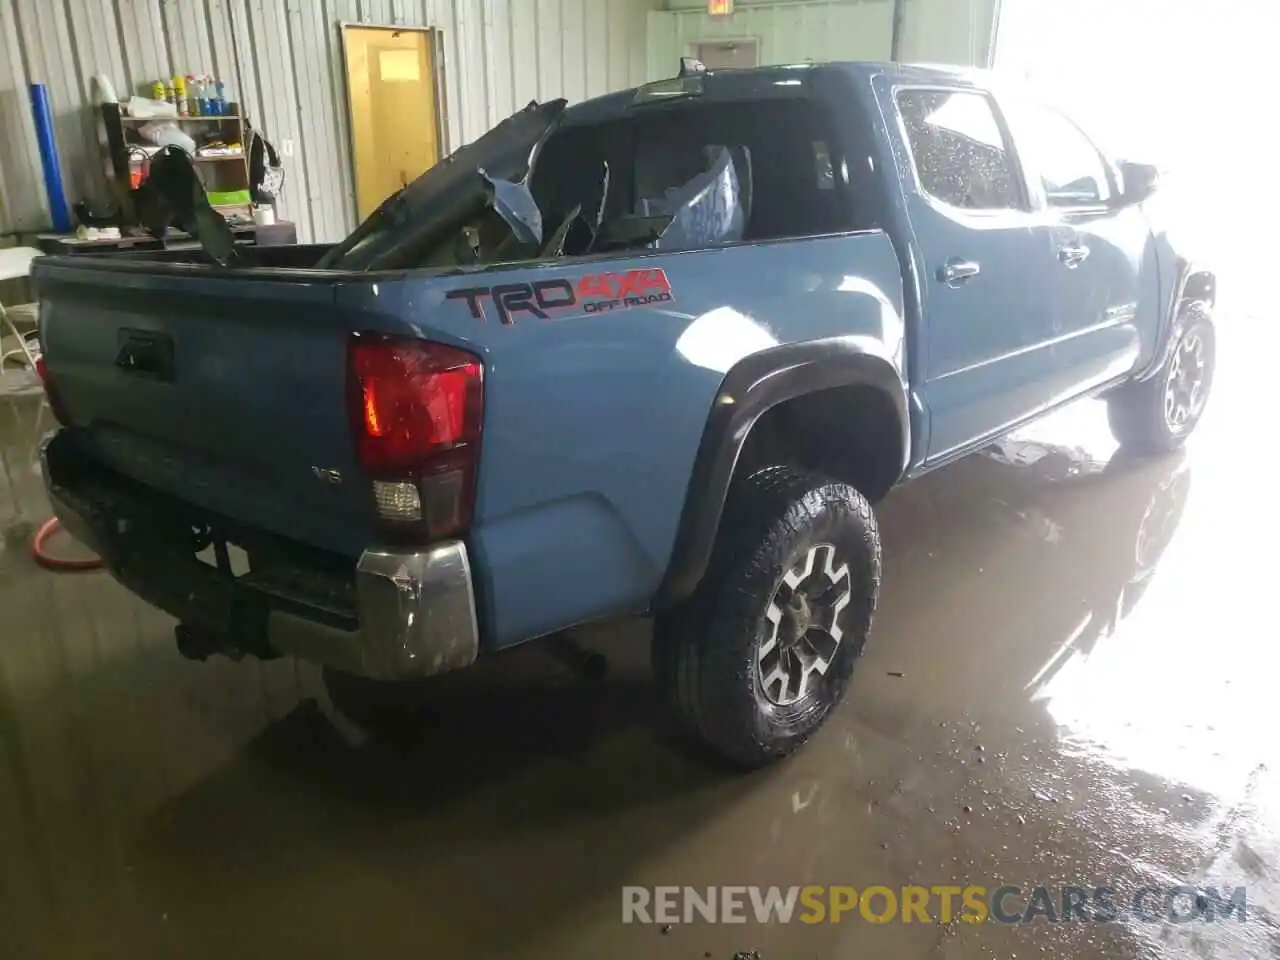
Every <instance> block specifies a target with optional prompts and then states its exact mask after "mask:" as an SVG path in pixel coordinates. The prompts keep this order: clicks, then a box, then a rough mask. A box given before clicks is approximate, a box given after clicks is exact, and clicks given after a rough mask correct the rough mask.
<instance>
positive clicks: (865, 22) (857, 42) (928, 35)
mask: <svg viewBox="0 0 1280 960" xmlns="http://www.w3.org/2000/svg"><path fill="white" fill-rule="evenodd" d="M666 6H667V8H668V12H660V13H651V14H650V15H649V76H650V78H651V79H656V78H658V77H663V76H668V75H670V73H671V70H672V64H674V63H676V62H678V59H679V58H680V57H682V56H688V55H689V54H690V52H691V45H692V44H694V43H696V42H699V41H706V40H721V39H724V40H747V39H753V38H754V39H757V40H759V42H760V62H761V63H766V64H769V63H801V62H804V61H806V60H813V61H820V60H887V59H889V55H890V50H891V45H892V40H893V2H892V0H773V2H767V3H751V2H742V0H739V2H738V3H737V5H736V8H737V9H736V12H735V13H734V14H733V15H732V16H729V17H709V16H707V13H706V9H707V5H706V2H705V0H668V2H667V4H666ZM995 7H996V0H906V6H905V8H904V11H903V37H902V50H901V52H900V56H901V59H903V60H910V61H916V62H930V63H955V64H963V65H966V66H985V65H986V64H987V63H989V62H990V54H991V50H990V48H991V38H992V30H991V24H992V18H993V17H994V16H995Z"/></svg>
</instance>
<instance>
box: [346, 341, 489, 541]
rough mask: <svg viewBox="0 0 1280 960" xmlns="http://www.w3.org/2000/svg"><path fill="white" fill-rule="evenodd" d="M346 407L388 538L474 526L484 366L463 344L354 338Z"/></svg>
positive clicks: (360, 456) (351, 348)
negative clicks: (450, 345)
mask: <svg viewBox="0 0 1280 960" xmlns="http://www.w3.org/2000/svg"><path fill="white" fill-rule="evenodd" d="M348 357H349V361H350V373H349V383H348V388H347V389H348V403H349V405H350V414H351V427H352V432H353V434H354V436H355V443H356V451H357V454H358V456H359V458H360V463H361V465H362V466H363V467H364V469H365V471H366V473H368V475H369V477H370V479H371V480H372V481H373V496H374V507H375V510H376V511H377V514H378V516H379V517H380V518H381V519H382V520H384V521H386V523H385V524H384V525H383V526H384V529H385V531H386V532H387V533H388V534H390V535H392V536H398V535H403V536H419V535H424V534H425V535H426V536H431V537H439V536H446V535H448V534H453V533H458V532H460V531H462V530H463V529H465V528H466V527H467V526H468V525H469V524H470V523H471V515H472V511H473V509H474V507H475V487H476V465H477V461H478V459H479V456H480V424H481V420H482V417H483V400H484V365H483V364H482V363H481V362H480V358H479V357H477V356H475V355H474V354H471V353H468V352H467V351H465V350H459V349H457V348H456V347H449V346H445V345H444V344H441V343H431V342H430V341H427V340H414V339H406V338H397V337H387V336H383V335H380V334H370V333H362V334H354V335H353V336H352V338H351V343H350V347H349V352H348Z"/></svg>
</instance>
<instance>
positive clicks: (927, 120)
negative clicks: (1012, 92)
mask: <svg viewBox="0 0 1280 960" xmlns="http://www.w3.org/2000/svg"><path fill="white" fill-rule="evenodd" d="M894 101H895V105H896V107H897V110H898V115H899V117H900V118H901V121H902V127H903V132H904V134H905V136H906V141H907V146H908V148H909V151H910V155H911V163H912V166H913V168H914V171H915V177H916V182H917V185H918V186H919V189H920V192H921V193H923V194H925V195H926V196H927V197H929V198H931V199H932V200H934V201H936V202H937V203H940V204H942V205H944V206H947V207H950V208H952V209H955V210H960V211H966V212H982V211H999V210H1026V209H1028V206H1029V205H1028V202H1027V197H1026V191H1025V189H1024V187H1023V183H1022V177H1021V173H1020V171H1019V167H1018V162H1017V159H1016V157H1015V156H1014V152H1013V150H1012V148H1011V146H1010V141H1009V138H1008V135H1007V134H1006V132H1005V130H1004V128H1003V126H1002V124H1001V123H1000V120H999V117H998V114H997V113H996V108H995V103H994V101H993V100H992V99H991V97H990V96H989V95H987V94H986V93H983V92H980V91H976V90H963V89H943V88H933V87H929V88H911V87H907V88H901V89H899V90H897V91H896V93H895V95H894Z"/></svg>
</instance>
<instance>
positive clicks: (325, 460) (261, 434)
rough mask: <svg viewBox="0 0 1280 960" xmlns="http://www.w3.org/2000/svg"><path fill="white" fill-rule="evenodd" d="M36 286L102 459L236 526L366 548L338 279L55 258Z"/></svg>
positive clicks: (78, 409) (72, 395)
mask: <svg viewBox="0 0 1280 960" xmlns="http://www.w3.org/2000/svg"><path fill="white" fill-rule="evenodd" d="M35 279H36V283H37V285H38V289H39V291H40V304H41V335H42V341H43V347H44V352H45V362H46V366H47V369H48V372H49V376H50V378H51V380H52V382H53V384H54V388H55V390H56V392H57V394H58V399H59V402H60V405H61V407H62V408H63V410H62V415H63V416H64V417H65V418H67V419H68V420H69V423H68V426H72V427H74V428H76V431H75V432H76V434H77V436H79V437H80V438H82V439H83V441H84V443H85V444H86V445H87V447H88V449H89V452H90V453H91V455H92V456H93V457H95V458H96V459H97V460H99V461H101V462H102V463H103V464H105V465H107V466H108V467H110V468H112V469H114V470H116V471H118V472H120V473H122V474H124V475H126V476H129V477H132V478H133V479H135V480H138V481H139V482H141V483H144V484H147V485H149V486H151V487H154V488H157V489H160V490H163V491H164V492H167V493H169V494H171V495H173V496H175V497H178V498H181V499H182V500H185V501H187V502H190V503H193V504H196V505H198V506H201V507H204V508H205V509H208V510H210V511H213V512H215V513H218V514H221V515H223V516H225V517H227V518H229V519H231V520H233V521H235V522H238V523H243V524H246V525H251V526H255V527H259V528H261V529H264V530H269V531H273V532H275V533H278V534H281V535H284V536H288V537H290V538H292V539H295V540H299V541H302V542H305V543H310V544H312V545H315V546H318V547H323V548H325V549H329V550H335V551H338V552H342V553H350V554H355V553H358V552H359V551H360V550H361V549H363V547H364V546H367V545H368V543H369V541H370V534H371V530H372V513H371V504H370V502H369V496H368V489H369V488H368V485H367V484H365V483H361V482H359V476H358V474H359V465H358V463H357V461H356V458H355V457H356V454H355V449H354V445H353V443H352V441H351V437H350V428H349V426H348V416H347V411H346V401H345V385H346V376H347V360H346V350H347V340H348V335H349V328H348V324H347V322H346V321H345V320H344V318H343V317H342V316H341V315H340V314H339V311H338V310H337V309H336V307H335V305H334V301H335V292H336V289H337V284H338V283H339V282H340V281H341V279H342V275H338V274H320V273H316V272H312V271H306V272H304V271H289V270H280V271H262V270H253V271H238V272H237V271H225V270H220V269H217V268H212V267H201V266H187V265H169V264H163V265H162V264H147V265H142V264H128V265H125V264H120V263H112V262H110V261H107V262H102V263H94V262H89V258H84V259H83V260H77V261H69V260H67V259H52V258H50V259H49V260H46V261H43V262H41V263H39V264H38V265H37V267H36V271H35Z"/></svg>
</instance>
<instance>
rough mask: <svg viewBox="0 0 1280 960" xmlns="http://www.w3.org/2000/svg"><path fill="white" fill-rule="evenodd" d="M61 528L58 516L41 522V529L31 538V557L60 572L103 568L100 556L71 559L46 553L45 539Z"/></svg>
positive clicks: (48, 568) (81, 571) (47, 567)
mask: <svg viewBox="0 0 1280 960" xmlns="http://www.w3.org/2000/svg"><path fill="white" fill-rule="evenodd" d="M61 529H62V524H60V523H59V522H58V518H57V517H50V518H49V519H48V520H46V521H45V522H44V523H42V524H40V529H39V530H37V531H36V535H35V536H34V537H32V538H31V559H32V560H34V561H35V562H36V563H38V564H40V566H42V567H44V568H45V569H46V570H53V571H56V572H58V573H83V572H84V571H86V570H99V569H101V567H102V560H101V559H99V558H98V557H93V558H92V559H86V560H69V559H66V558H64V557H51V556H49V554H47V553H45V552H44V543H45V541H46V540H48V539H49V538H50V537H51V536H53V535H54V534H55V533H57V532H58V531H59V530H61Z"/></svg>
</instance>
